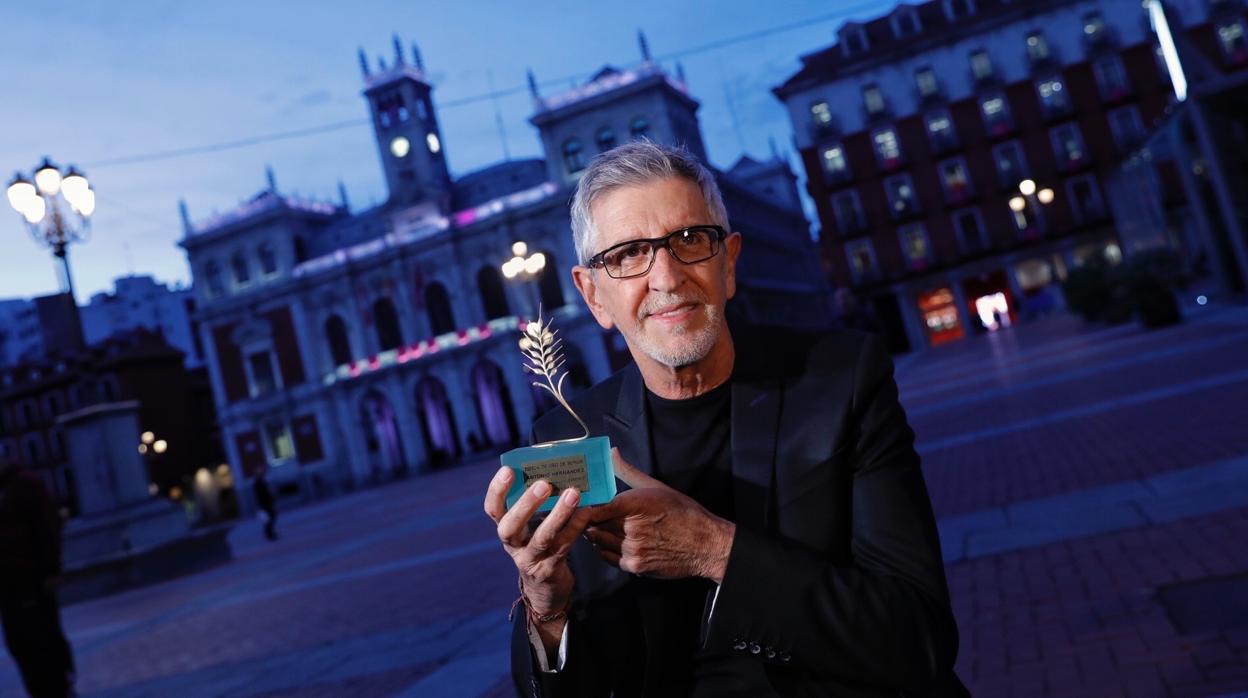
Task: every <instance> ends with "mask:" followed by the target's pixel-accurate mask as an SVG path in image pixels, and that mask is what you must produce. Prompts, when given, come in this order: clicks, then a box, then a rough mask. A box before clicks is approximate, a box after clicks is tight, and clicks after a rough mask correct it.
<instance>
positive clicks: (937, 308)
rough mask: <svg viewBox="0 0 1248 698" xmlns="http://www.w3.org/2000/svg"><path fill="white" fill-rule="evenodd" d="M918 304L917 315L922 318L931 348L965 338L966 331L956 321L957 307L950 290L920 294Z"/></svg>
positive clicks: (935, 290)
mask: <svg viewBox="0 0 1248 698" xmlns="http://www.w3.org/2000/svg"><path fill="white" fill-rule="evenodd" d="M918 303H919V313H921V314H922V316H923V325H924V326H925V327H926V328H927V338H928V343H929V344H930V345H931V346H937V345H939V344H944V343H945V342H952V341H954V340H958V339H962V338H963V337H964V336H966V330H965V329H964V328H963V327H962V323H961V322H959V321H958V306H957V303H956V301H955V300H954V295H953V290H952V289H950V288H949V287H947V286H946V287H943V288H937V289H933V290H931V291H926V292H924V293H920V294H919V298H918Z"/></svg>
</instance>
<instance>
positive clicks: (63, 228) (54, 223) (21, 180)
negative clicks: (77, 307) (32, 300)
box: [8, 158, 95, 300]
mask: <svg viewBox="0 0 1248 698" xmlns="http://www.w3.org/2000/svg"><path fill="white" fill-rule="evenodd" d="M32 180H33V181H32ZM8 196H9V205H10V206H12V207H13V210H15V211H17V212H18V213H19V214H21V216H22V218H23V219H24V220H25V221H26V227H27V229H28V230H29V231H30V236H31V237H32V238H34V239H35V241H36V242H38V243H39V244H41V245H43V246H45V247H47V248H49V249H51V250H52V254H53V255H54V256H55V257H57V258H58V259H60V260H61V268H62V272H63V274H64V278H63V279H62V283H61V288H62V290H63V291H65V292H66V293H68V294H69V297H70V299H71V300H72V299H73V297H74V281H73V278H72V277H71V276H70V273H69V255H68V252H67V250H68V248H69V245H70V244H72V243H76V242H83V241H84V240H86V239H87V235H88V233H89V232H90V230H91V214H92V213H94V212H95V192H94V191H93V190H92V189H91V187H90V185H89V184H88V183H87V178H86V177H85V176H84V175H83V174H82V172H80V171H79V170H78V169H77V168H75V167H73V166H71V167H70V168H69V169H67V170H65V171H64V172H61V170H60V168H59V167H57V166H56V165H53V164H52V161H51V160H49V159H48V158H44V159H43V162H41V163H39V165H38V166H37V167H35V169H34V171H33V172H32V173H31V176H30V178H27V177H25V176H23V175H22V173H21V172H18V173H17V174H15V175H14V176H13V179H12V180H11V181H10V182H9V187H8Z"/></svg>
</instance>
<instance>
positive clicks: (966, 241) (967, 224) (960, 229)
mask: <svg viewBox="0 0 1248 698" xmlns="http://www.w3.org/2000/svg"><path fill="white" fill-rule="evenodd" d="M953 230H954V233H956V234H957V236H958V245H960V246H961V248H962V252H964V253H966V254H975V253H977V252H983V251H984V250H986V249H988V241H987V240H985V239H984V225H983V221H981V220H980V218H979V209H974V208H964V209H962V210H961V211H955V212H954V214H953Z"/></svg>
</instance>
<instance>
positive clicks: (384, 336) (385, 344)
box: [373, 298, 403, 351]
mask: <svg viewBox="0 0 1248 698" xmlns="http://www.w3.org/2000/svg"><path fill="white" fill-rule="evenodd" d="M373 324H374V325H375V326H376V327H377V346H379V347H381V350H382V351H387V350H390V349H398V348H399V347H401V346H403V331H402V330H401V329H400V328H399V314H398V312H396V311H395V309H394V304H393V303H391V302H390V299H388V298H378V299H377V302H375V303H373Z"/></svg>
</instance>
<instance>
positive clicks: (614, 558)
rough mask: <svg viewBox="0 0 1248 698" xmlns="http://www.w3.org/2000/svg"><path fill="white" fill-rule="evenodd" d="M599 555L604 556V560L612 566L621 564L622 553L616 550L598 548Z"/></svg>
mask: <svg viewBox="0 0 1248 698" xmlns="http://www.w3.org/2000/svg"><path fill="white" fill-rule="evenodd" d="M598 557H600V558H602V561H603V562H605V563H607V564H608V565H611V566H612V567H619V566H620V554H619V553H618V552H616V551H614V550H606V549H603V548H598Z"/></svg>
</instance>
